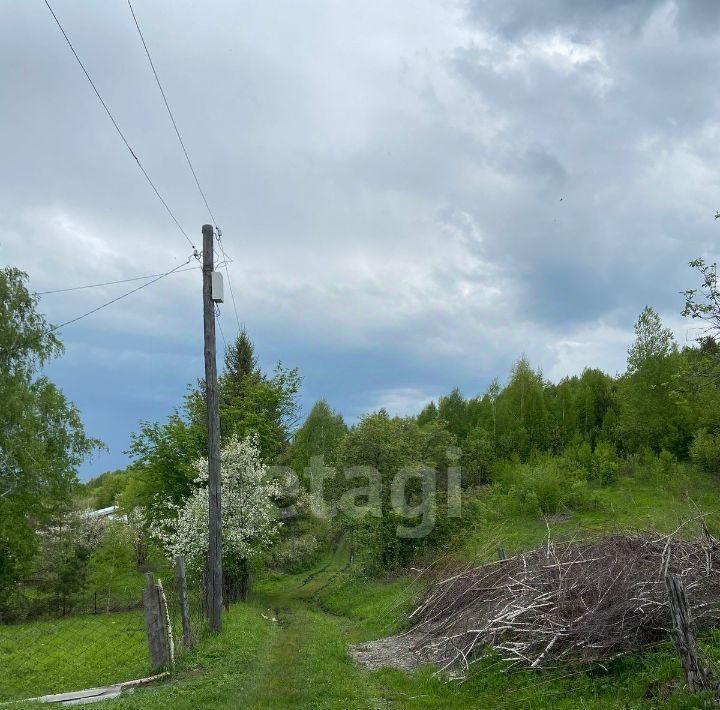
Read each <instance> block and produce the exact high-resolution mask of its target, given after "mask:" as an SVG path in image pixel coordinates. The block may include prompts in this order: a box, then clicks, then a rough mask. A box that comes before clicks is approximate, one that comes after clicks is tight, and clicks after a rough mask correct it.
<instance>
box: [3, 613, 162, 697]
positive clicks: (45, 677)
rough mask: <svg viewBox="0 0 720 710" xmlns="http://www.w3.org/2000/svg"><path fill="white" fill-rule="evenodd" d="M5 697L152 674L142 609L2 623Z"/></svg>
mask: <svg viewBox="0 0 720 710" xmlns="http://www.w3.org/2000/svg"><path fill="white" fill-rule="evenodd" d="M0 668H2V673H1V674H0V701H2V700H9V699H11V698H18V697H29V696H37V695H44V694H47V693H60V692H64V691H68V690H77V689H82V688H88V687H93V686H97V685H104V684H108V683H117V682H120V681H124V680H130V679H132V678H139V677H143V676H145V675H148V672H149V662H148V651H147V640H146V636H145V624H144V621H143V614H142V611H141V610H140V611H132V612H122V613H116V614H98V615H92V614H88V615H82V616H74V617H69V618H65V619H53V620H50V621H37V622H33V623H26V624H14V625H12V626H0Z"/></svg>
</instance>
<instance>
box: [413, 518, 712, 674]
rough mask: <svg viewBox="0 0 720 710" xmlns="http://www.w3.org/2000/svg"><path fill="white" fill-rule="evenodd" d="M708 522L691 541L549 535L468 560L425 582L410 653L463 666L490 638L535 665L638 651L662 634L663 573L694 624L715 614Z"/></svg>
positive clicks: (507, 654)
mask: <svg viewBox="0 0 720 710" xmlns="http://www.w3.org/2000/svg"><path fill="white" fill-rule="evenodd" d="M703 528H704V526H703ZM705 532H706V534H705V535H704V536H703V538H702V539H701V540H700V541H698V542H686V541H682V540H679V539H677V538H675V537H673V536H667V537H650V536H641V535H630V536H628V535H614V536H612V537H608V538H605V539H603V540H600V541H598V542H592V543H564V544H552V543H550V542H548V544H547V545H546V546H544V547H543V548H541V549H539V550H535V551H533V552H530V553H527V554H524V555H519V556H517V557H512V558H510V559H507V560H500V561H498V562H494V563H490V564H485V565H482V566H480V567H476V568H472V569H468V570H465V571H463V572H461V573H459V574H456V575H454V576H452V577H450V578H448V579H443V580H441V581H439V582H436V583H434V584H433V585H432V586H431V587H430V589H429V591H428V593H427V595H426V597H425V598H424V600H423V602H422V604H421V605H420V606H419V607H418V608H417V609H415V611H414V612H413V613H412V614H411V615H410V618H411V621H412V622H413V624H414V627H413V629H412V630H411V631H410V632H409V633H408V637H409V638H411V639H412V645H413V650H414V651H415V652H416V653H418V654H420V655H421V656H422V657H424V658H425V659H426V660H428V661H432V662H435V663H439V664H440V665H441V666H443V667H445V668H450V667H453V666H454V667H465V668H467V666H468V664H469V663H471V662H472V661H473V660H475V659H477V658H478V657H480V656H481V655H482V654H483V652H484V651H485V650H487V648H488V647H490V648H492V649H495V650H496V651H498V652H499V653H500V654H501V655H502V656H503V657H504V658H505V659H506V660H509V661H512V662H515V663H518V664H522V665H526V666H529V667H532V668H538V667H548V666H553V665H558V664H566V663H570V662H573V663H577V662H585V663H587V662H601V661H603V660H608V659H610V658H612V657H614V656H617V655H619V654H622V653H627V652H634V651H640V650H642V649H645V648H648V647H649V646H651V645H653V644H656V643H657V642H659V641H663V640H667V639H668V634H667V629H668V627H670V626H671V619H670V614H669V609H668V599H667V591H666V587H665V575H666V574H668V573H670V574H676V575H679V576H681V578H682V579H683V581H684V584H685V588H686V590H687V596H688V599H689V602H690V606H691V610H692V613H693V618H694V621H695V623H696V624H697V625H698V626H707V625H712V624H715V623H717V622H718V621H719V620H720V564H718V562H719V561H720V546H718V543H717V542H716V541H715V540H714V539H713V538H712V537H710V535H709V534H707V531H706V530H705Z"/></svg>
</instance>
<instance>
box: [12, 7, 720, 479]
mask: <svg viewBox="0 0 720 710" xmlns="http://www.w3.org/2000/svg"><path fill="white" fill-rule="evenodd" d="M54 4H55V6H56V11H57V13H58V15H59V17H60V18H61V20H62V21H63V23H64V25H65V27H66V29H67V31H68V33H69V35H70V37H71V38H72V39H73V42H74V44H75V46H76V48H77V50H78V52H79V53H80V55H81V57H82V58H83V59H84V60H85V61H86V63H87V65H88V68H89V70H90V72H91V74H92V76H93V78H94V79H95V80H96V82H97V85H98V87H99V88H100V90H101V92H102V94H103V96H104V97H105V99H106V101H107V102H108V105H109V106H110V108H111V110H112V111H113V113H114V115H115V116H116V118H117V120H118V122H119V124H120V125H121V126H122V128H123V130H124V131H125V133H126V135H127V137H128V139H129V141H130V143H131V145H132V146H133V149H134V150H135V151H136V152H137V154H138V156H139V157H140V158H141V160H142V161H143V164H144V165H145V166H146V168H147V169H148V172H149V174H150V175H151V176H152V177H153V180H155V182H156V184H157V185H158V187H159V188H160V190H161V192H162V194H163V195H164V196H165V197H166V198H167V200H168V202H169V204H171V205H172V208H173V210H174V211H175V213H176V214H177V216H178V218H179V219H180V221H181V223H182V224H183V225H184V226H185V227H186V229H187V231H188V233H189V234H190V235H191V238H192V239H193V241H195V240H197V239H198V235H199V231H200V225H201V224H202V223H203V222H205V221H207V220H208V216H207V214H206V211H205V209H204V207H203V204H202V201H201V200H200V199H199V196H198V194H197V192H196V190H195V188H194V185H193V182H192V178H191V176H190V175H189V173H188V171H187V167H186V165H185V164H184V159H183V156H182V153H181V152H180V151H179V148H178V145H177V143H176V139H175V136H174V134H173V132H172V127H171V125H170V123H169V120H168V117H167V115H166V114H165V112H164V107H163V105H162V103H161V98H160V97H159V95H158V93H157V88H156V87H155V85H154V81H153V78H152V75H151V74H150V72H149V68H148V66H147V64H146V59H145V57H144V54H143V51H142V46H141V45H140V44H139V40H138V38H137V36H136V34H135V29H134V27H133V25H132V20H131V17H130V16H129V13H128V12H127V8H126V6H124V5H123V4H122V3H118V4H114V3H113V4H107V3H83V2H79V1H77V0H56V1H55V3H54ZM136 10H137V11H138V13H139V16H140V21H141V23H143V27H144V31H145V34H146V39H147V40H148V43H149V46H150V49H151V51H152V52H153V55H154V58H155V62H156V66H157V67H158V70H159V72H160V75H161V77H162V79H163V82H164V84H165V89H166V91H167V93H168V96H169V98H170V101H171V104H172V105H173V108H174V111H175V115H176V117H177V119H178V121H179V124H180V126H181V128H182V130H183V134H184V137H185V142H186V145H187V146H188V148H189V150H190V153H191V155H192V157H193V161H194V164H195V168H196V170H197V172H198V175H199V176H200V178H201V180H202V183H203V186H204V188H205V190H206V192H207V194H208V196H209V199H210V202H211V205H212V207H213V210H214V212H215V213H216V216H217V218H218V220H219V222H220V225H221V226H222V227H223V230H224V234H225V243H226V245H227V248H228V251H229V252H230V254H231V255H232V256H233V258H234V262H233V263H232V264H231V265H230V273H231V276H232V279H233V287H234V293H235V296H236V300H237V305H238V311H239V318H240V319H241V320H242V321H243V322H244V323H245V324H246V325H247V327H248V329H249V330H250V332H251V334H252V335H253V336H254V337H255V339H256V341H257V344H258V351H259V355H260V357H261V360H262V361H263V363H264V365H265V366H266V367H271V366H272V364H273V362H274V361H275V360H276V359H278V358H280V359H282V360H284V361H285V362H286V363H287V364H288V365H291V366H293V365H298V366H300V368H301V371H302V372H303V373H304V374H305V378H306V379H305V388H304V398H305V399H304V404H305V405H306V406H308V405H310V404H311V403H312V400H314V399H315V398H317V397H319V396H325V397H327V398H328V399H329V401H330V403H331V404H332V405H333V406H335V407H337V408H339V409H340V410H341V411H343V412H345V413H346V414H347V415H348V416H349V417H351V418H352V417H356V416H357V415H358V414H359V413H360V412H361V411H363V410H365V409H372V408H374V407H376V406H388V407H389V408H390V409H394V410H395V411H402V412H407V411H412V408H413V407H415V406H416V405H417V406H420V405H421V404H422V402H423V401H425V400H426V399H428V398H430V397H432V396H435V395H437V394H438V393H439V392H442V391H445V390H447V389H450V388H451V387H452V386H453V385H455V384H459V385H461V386H462V387H463V389H464V390H465V391H466V392H468V393H470V394H474V393H476V392H478V391H481V390H482V389H483V388H484V386H485V384H486V383H487V382H488V380H489V379H490V378H491V377H492V376H494V375H500V376H502V375H503V374H505V373H506V372H507V371H508V369H509V367H510V365H511V363H512V361H513V359H514V358H515V357H517V356H518V355H519V354H520V353H521V352H526V353H527V354H528V356H529V357H530V358H531V360H532V361H533V363H534V364H537V365H538V366H541V367H542V368H543V370H544V371H545V372H546V374H548V375H549V376H552V377H559V376H561V375H563V374H565V373H566V372H568V371H576V370H578V369H580V368H582V366H583V365H586V364H587V365H593V366H600V367H605V368H607V369H609V370H611V371H615V370H621V369H622V367H623V363H624V353H625V350H626V348H627V345H628V341H629V339H630V338H631V328H632V322H633V320H634V318H635V316H636V314H637V313H638V312H639V311H640V310H641V309H642V307H643V306H645V305H646V304H647V303H650V304H652V305H655V306H657V307H658V308H659V309H660V310H661V311H662V312H663V315H664V316H665V318H666V319H669V320H670V322H671V323H672V324H673V326H675V327H678V323H679V320H677V318H676V316H677V312H678V311H679V309H680V307H681V304H680V297H679V295H678V291H680V290H681V289H683V288H687V287H688V286H690V285H692V283H691V281H692V275H691V274H690V273H689V271H688V270H687V268H686V266H685V264H686V262H687V261H688V260H689V259H691V258H693V257H695V256H698V255H701V254H705V255H706V256H709V257H712V256H713V255H714V254H716V253H717V224H716V223H714V221H713V218H712V216H713V214H714V211H715V209H717V208H718V207H720V201H719V200H718V195H720V180H719V179H718V177H717V171H716V166H717V164H718V161H720V123H719V122H718V115H720V114H719V113H718V110H719V109H720V106H719V105H718V101H719V97H718V92H717V90H716V87H715V83H716V82H715V78H716V77H717V76H718V73H720V36H719V33H718V29H719V28H720V3H717V2H711V1H708V2H679V1H678V2H676V3H673V2H661V1H659V0H653V1H650V0H647V1H645V0H633V1H632V2H630V1H629V0H628V1H627V2H623V1H620V0H615V1H606V2H601V1H598V2H590V1H588V2H576V1H575V0H546V1H543V2H535V1H534V0H532V1H531V0H525V1H522V2H521V1H519V0H517V1H516V0H503V1H502V2H495V1H490V0H488V1H485V2H483V1H481V0H475V1H473V2H467V0H458V2H457V3H455V2H449V3H437V2H433V1H431V0H427V1H425V0H398V1H397V2H392V3H388V2H380V1H379V0H378V1H377V2H375V1H372V2H366V3H360V4H357V3H356V4H347V3H345V4H342V3H336V2H334V1H333V0H313V2H312V3H310V4H309V5H308V4H305V3H302V4H301V3H296V2H291V1H290V0H278V2H275V3H256V4H244V3H230V2H217V3H209V4H207V3H206V4H198V3H193V2H190V0H183V1H178V2H173V3H165V2H159V3H150V4H142V5H141V6H138V7H137V8H136ZM0 91H1V92H2V96H3V111H2V112H0V150H1V151H2V155H3V157H4V159H5V165H6V166H8V169H6V170H5V171H4V173H3V175H2V177H0V253H2V256H3V261H5V262H8V263H12V264H17V265H19V266H21V267H22V268H24V269H26V270H27V271H28V272H29V274H30V276H31V283H32V285H33V286H34V287H35V288H37V289H39V290H44V289H51V288H61V287H65V286H72V285H81V284H84V283H93V282H98V281H105V280H113V279H117V278H123V277H128V276H136V275H139V274H142V273H152V272H157V271H162V270H164V269H166V268H170V267H172V266H174V265H176V264H178V263H180V262H182V261H183V260H184V259H185V258H186V256H187V254H188V251H189V247H188V245H187V243H186V242H185V240H184V239H183V237H182V236H181V235H180V234H179V233H178V232H177V230H176V228H175V226H174V225H173V224H172V222H171V221H170V220H169V219H168V216H167V214H165V212H164V210H163V208H162V206H161V205H159V204H158V202H157V200H156V198H155V196H154V195H153V194H152V192H151V191H150V190H149V188H148V186H147V185H146V184H145V182H144V180H143V177H142V175H141V174H140V173H139V172H138V169H137V166H136V165H135V164H134V162H133V160H132V158H131V156H129V155H128V154H127V151H126V149H125V147H124V146H123V145H122V142H121V141H120V139H119V138H118V136H117V135H116V134H115V133H114V129H113V127H112V125H111V124H110V123H109V121H108V118H107V116H106V115H104V113H103V110H102V107H100V106H99V104H98V102H97V100H96V98H95V97H94V95H93V93H92V90H91V89H90V87H89V86H88V85H87V83H86V80H85V79H84V77H83V76H82V73H81V72H80V70H79V68H78V66H77V65H76V64H75V60H74V59H73V57H72V55H71V54H70V52H69V50H68V48H67V46H66V45H65V44H64V42H63V39H62V37H61V36H60V35H59V33H58V31H57V27H55V26H54V24H53V22H52V18H51V17H50V16H49V15H48V13H47V12H46V10H45V8H44V5H42V4H37V3H16V4H15V5H14V6H13V8H12V11H7V12H6V13H5V16H4V17H3V23H2V24H0ZM173 279H174V280H173ZM121 290H122V288H119V289H116V290H113V289H112V288H109V289H104V290H102V291H94V290H89V291H81V292H77V293H73V294H68V295H65V296H61V297H50V296H48V297H44V298H43V300H42V307H43V308H44V309H45V310H46V312H47V313H48V316H49V317H50V319H51V320H52V321H54V322H60V321H62V320H66V319H67V318H68V317H71V316H74V315H77V314H79V313H82V312H84V311H86V310H89V309H90V308H92V307H94V306H96V305H97V304H98V303H99V302H102V301H103V300H107V299H109V298H111V297H113V296H114V295H117V294H118V293H120V292H121ZM222 313H223V315H222V321H221V322H222V324H223V328H224V331H225V333H226V334H227V337H231V336H232V335H233V334H234V332H235V330H236V327H237V326H236V322H235V316H234V313H233V308H232V305H231V304H230V303H226V304H225V305H224V306H223V310H222ZM200 316H201V314H200V310H199V278H198V274H196V273H194V272H193V273H188V274H181V275H179V276H177V277H173V278H172V279H170V278H168V279H166V280H165V281H163V282H161V283H159V284H158V285H157V286H154V287H152V288H150V289H147V290H144V291H142V292H139V293H138V294H135V295H133V296H132V297H130V298H128V299H126V300H124V301H120V302H118V303H117V304H115V305H114V306H112V307H111V308H108V309H106V310H103V311H100V312H99V313H98V314H96V315H95V316H93V317H91V318H88V319H86V320H84V321H81V322H80V324H78V325H77V326H76V327H75V328H74V329H73V327H69V328H68V329H67V330H66V331H65V332H64V333H63V337H64V338H65V340H66V342H67V344H68V355H67V356H66V358H65V359H64V360H63V361H62V362H60V363H58V364H57V365H56V366H54V369H53V371H52V372H53V375H54V376H56V377H57V378H58V380H59V381H60V383H61V384H62V385H63V386H65V387H66V388H67V390H68V394H69V395H70V396H71V397H72V398H74V399H76V400H78V402H79V403H80V404H81V406H82V409H83V411H84V412H85V413H86V421H87V423H88V429H89V431H90V433H92V434H93V435H99V436H101V437H103V438H106V439H107V440H108V442H109V443H110V444H111V448H112V452H111V454H110V456H109V458H107V459H104V460H106V461H107V462H108V465H118V464H120V463H121V462H122V460H123V459H122V455H121V454H120V453H119V452H121V451H122V449H123V448H125V447H126V445H127V440H128V432H129V430H132V429H134V428H135V427H136V425H137V420H138V419H141V418H159V417H162V416H163V414H164V413H166V412H167V411H169V410H170V408H171V407H172V405H173V404H174V403H177V402H179V401H180V398H181V395H182V392H183V391H184V387H185V385H186V384H187V383H188V382H192V381H194V379H195V378H196V377H197V376H198V375H199V374H201V371H202V367H201V360H200V358H201V354H202V348H201V342H200V340H199V334H200V323H201V320H200ZM674 318H675V320H673V319H674ZM96 465H97V466H101V464H100V463H98V464H96Z"/></svg>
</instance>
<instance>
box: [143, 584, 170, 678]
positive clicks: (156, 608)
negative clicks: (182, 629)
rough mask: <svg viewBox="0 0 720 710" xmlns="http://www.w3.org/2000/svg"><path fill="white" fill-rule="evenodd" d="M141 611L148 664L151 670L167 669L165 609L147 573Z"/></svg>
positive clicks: (155, 585)
mask: <svg viewBox="0 0 720 710" xmlns="http://www.w3.org/2000/svg"><path fill="white" fill-rule="evenodd" d="M143 609H144V610H145V628H146V630H147V636H148V649H149V650H150V664H151V665H152V668H153V670H155V671H157V670H160V669H161V668H167V667H168V666H169V665H170V663H171V660H172V659H171V658H170V643H169V639H168V626H167V618H168V617H167V609H166V608H165V602H164V600H163V596H162V593H161V592H160V587H159V586H158V585H157V584H155V582H154V581H153V576H152V574H150V572H148V573H147V574H146V575H145V589H144V590H143Z"/></svg>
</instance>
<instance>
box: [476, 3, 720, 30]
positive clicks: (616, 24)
mask: <svg viewBox="0 0 720 710" xmlns="http://www.w3.org/2000/svg"><path fill="white" fill-rule="evenodd" d="M667 5H668V2H667V0H544V1H543V2H535V1H534V0H506V1H505V2H494V1H493V0H470V1H469V2H468V4H467V11H468V16H469V18H470V19H471V21H473V22H476V23H481V24H486V23H491V24H492V26H493V28H494V29H496V31H498V32H499V33H501V34H502V35H503V36H505V37H508V38H512V39H516V38H518V37H520V36H522V35H525V34H528V33H532V32H537V33H544V32H556V31H560V32H566V33H569V34H571V35H577V36H588V35H590V36H596V35H598V34H604V33H609V32H613V33H617V32H621V33H627V34H630V35H633V34H637V33H638V32H639V31H640V30H641V29H642V27H643V26H644V24H645V23H646V22H647V20H648V19H649V18H650V16H651V15H652V13H653V12H655V11H656V10H658V8H662V7H663V6H667ZM672 9H673V11H674V21H675V24H676V26H677V28H678V29H679V30H680V31H688V32H692V33H699V34H707V33H714V32H717V30H718V28H719V27H720V6H719V5H718V3H717V2H715V0H694V1H693V0H691V1H688V2H686V1H685V0H679V1H678V2H677V3H676V4H674V5H673V8H672Z"/></svg>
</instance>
